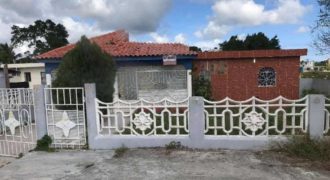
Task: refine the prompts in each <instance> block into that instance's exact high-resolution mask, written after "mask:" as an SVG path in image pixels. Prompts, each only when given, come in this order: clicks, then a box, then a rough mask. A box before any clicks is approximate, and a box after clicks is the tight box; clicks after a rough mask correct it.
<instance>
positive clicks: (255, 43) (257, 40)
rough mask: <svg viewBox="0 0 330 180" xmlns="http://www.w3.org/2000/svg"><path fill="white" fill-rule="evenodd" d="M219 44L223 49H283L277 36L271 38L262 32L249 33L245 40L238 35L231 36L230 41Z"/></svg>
mask: <svg viewBox="0 0 330 180" xmlns="http://www.w3.org/2000/svg"><path fill="white" fill-rule="evenodd" d="M219 45H220V49H221V50H222V51H233V50H258V49H281V46H280V44H279V39H278V38H277V36H274V37H273V38H271V39H269V38H268V37H267V36H266V35H265V34H264V33H262V32H259V33H254V34H252V35H247V36H246V38H245V39H244V40H241V39H239V38H238V36H237V35H236V36H231V37H230V39H229V41H225V42H223V43H221V44H219Z"/></svg>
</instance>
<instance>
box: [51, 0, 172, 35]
mask: <svg viewBox="0 0 330 180" xmlns="http://www.w3.org/2000/svg"><path fill="white" fill-rule="evenodd" d="M171 2H172V1H171V0H92V1H91V0H80V1H76V0H68V1H64V0H62V1H59V0H51V4H52V7H53V8H54V12H55V13H56V14H63V15H65V16H70V17H73V16H79V17H80V18H88V19H91V20H94V21H95V22H96V24H97V26H98V27H100V28H101V29H102V30H104V29H109V28H111V29H118V28H124V29H127V30H129V31H131V32H137V33H141V32H142V33H143V32H152V31H155V30H156V29H157V27H158V25H159V22H160V21H161V19H162V18H163V16H164V15H165V14H166V12H168V10H169V9H170V7H171Z"/></svg>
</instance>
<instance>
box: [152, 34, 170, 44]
mask: <svg viewBox="0 0 330 180" xmlns="http://www.w3.org/2000/svg"><path fill="white" fill-rule="evenodd" d="M150 36H151V38H152V39H153V40H154V42H156V43H167V42H169V38H168V37H167V35H160V34H158V33H155V32H153V33H150Z"/></svg>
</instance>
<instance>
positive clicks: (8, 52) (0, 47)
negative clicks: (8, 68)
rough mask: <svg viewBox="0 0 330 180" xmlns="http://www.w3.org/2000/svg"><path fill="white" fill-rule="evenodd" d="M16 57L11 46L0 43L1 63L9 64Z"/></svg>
mask: <svg viewBox="0 0 330 180" xmlns="http://www.w3.org/2000/svg"><path fill="white" fill-rule="evenodd" d="M15 59H16V55H15V52H14V50H13V47H12V46H10V45H8V44H7V43H5V44H0V62H1V63H3V64H10V63H13V62H14V60H15Z"/></svg>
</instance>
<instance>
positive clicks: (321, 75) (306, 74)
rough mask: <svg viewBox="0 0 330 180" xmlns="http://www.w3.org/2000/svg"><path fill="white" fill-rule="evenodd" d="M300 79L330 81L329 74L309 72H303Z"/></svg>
mask: <svg viewBox="0 0 330 180" xmlns="http://www.w3.org/2000/svg"><path fill="white" fill-rule="evenodd" d="M301 77H302V78H314V79H330V72H320V71H311V72H303V73H302V74H301Z"/></svg>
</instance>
